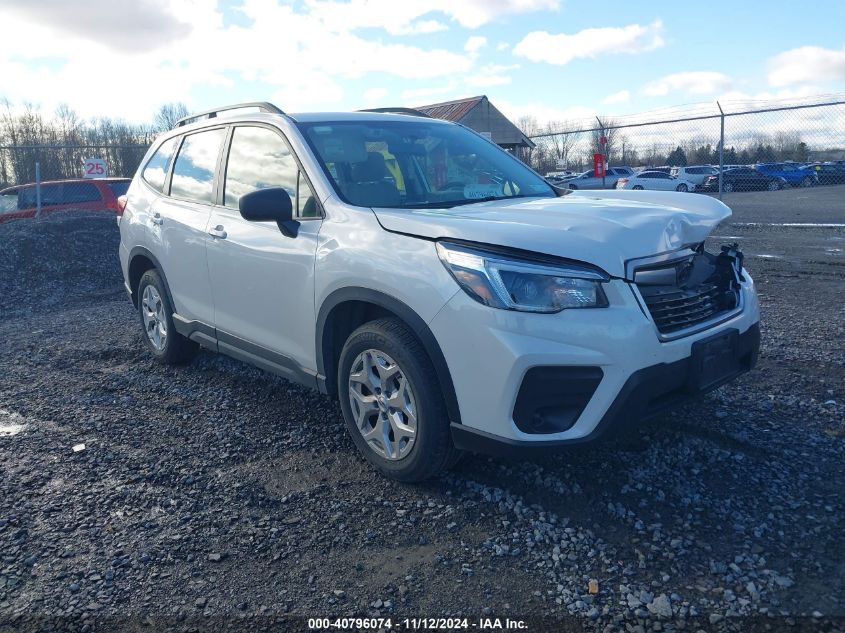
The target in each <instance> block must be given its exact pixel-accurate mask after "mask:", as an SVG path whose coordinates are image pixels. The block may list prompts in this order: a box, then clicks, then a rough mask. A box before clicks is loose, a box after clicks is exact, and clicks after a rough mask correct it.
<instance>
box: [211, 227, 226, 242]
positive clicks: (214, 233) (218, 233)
mask: <svg viewBox="0 0 845 633" xmlns="http://www.w3.org/2000/svg"><path fill="white" fill-rule="evenodd" d="M208 234H209V235H210V236H211V237H216V238H217V239H220V240H225V239H226V231H225V230H224V229H223V225H222V224H218V225H217V226H215V227H214V228H213V229H211V230H210V231H209V232H208Z"/></svg>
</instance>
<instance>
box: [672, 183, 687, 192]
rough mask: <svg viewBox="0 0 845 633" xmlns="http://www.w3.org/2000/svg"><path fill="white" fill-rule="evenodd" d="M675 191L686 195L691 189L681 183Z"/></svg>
mask: <svg viewBox="0 0 845 633" xmlns="http://www.w3.org/2000/svg"><path fill="white" fill-rule="evenodd" d="M675 191H680V192H682V193H686V192H687V191H689V187H687V186H686V185H685V184H684V183H681V184H680V185H678V186H677V187H675Z"/></svg>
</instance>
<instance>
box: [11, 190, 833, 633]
mask: <svg viewBox="0 0 845 633" xmlns="http://www.w3.org/2000/svg"><path fill="white" fill-rule="evenodd" d="M826 189H827V190H828V191H824V190H821V189H820V190H819V191H824V195H826V196H829V195H830V194H829V190H833V189H836V188H826ZM839 189H840V192H841V193H842V194H843V197H840V198H838V200H839V203H838V206H837V204H836V202H835V200H836V199H835V198H834V202H833V203H832V204H830V205H829V206H830V210H829V212H828V211H818V208H822V207H824V205H823V204H820V205H819V207H818V208H817V207H813V205H812V196H811V194H812V193H813V192H810V198H809V199H808V200H809V201H807V200H805V201H804V202H803V203H802V206H801V209H802V210H803V211H804V212H805V213H806V214H807V215H809V216H812V218H813V219H812V220H811V221H814V222H837V221H838V222H842V221H845V203H843V200H845V192H842V189H843V188H839ZM788 193H790V192H772V193H771V194H769V193H768V192H767V193H764V194H746V195H747V196H748V197H747V198H746V200H747V201H748V202H747V204H743V201H742V200H741V198H740V196H738V195H736V196H733V199H731V200H729V203H731V204H732V205H734V207H735V210H736V213H735V216H734V218H732V219H731V220H729V221H728V222H727V223H726V224H725V225H724V226H722V227H720V228H719V229H718V230H717V231H716V233H717V235H718V236H719V237H716V238H714V242H716V243H717V244H718V243H724V242H728V241H734V240H738V241H739V242H740V243H741V245H742V246H743V248H744V250H745V251H746V254H747V256H748V266H749V268H750V269H751V271H752V274H753V275H754V276H755V279H756V281H757V283H758V286H759V290H760V294H761V300H762V305H763V310H764V322H763V348H762V353H761V359H760V363H759V366H758V369H757V370H755V371H754V372H753V373H751V374H748V375H746V376H744V377H743V378H742V379H740V380H739V381H737V382H736V383H734V384H731V385H728V386H726V387H723V388H722V389H720V390H718V391H716V392H714V393H713V394H711V395H709V396H707V397H706V398H704V399H702V400H701V401H700V402H698V403H695V404H693V405H689V406H687V407H686V408H683V409H680V410H677V411H675V412H673V413H671V414H668V415H666V416H665V417H664V418H663V419H661V420H658V421H656V422H654V423H651V424H647V425H643V426H640V427H639V428H637V429H635V430H634V431H633V432H632V433H630V434H629V435H627V436H626V437H624V438H622V439H615V440H611V441H606V442H602V443H600V444H598V445H591V446H583V447H578V448H574V449H571V450H568V451H566V452H564V453H561V454H557V455H554V456H549V457H544V458H542V459H540V460H537V461H533V462H520V461H504V460H492V459H489V458H486V457H480V456H468V457H467V458H466V459H464V460H463V462H462V463H461V464H460V465H459V466H458V467H457V468H456V470H455V471H453V472H452V473H450V474H448V475H447V476H444V477H443V478H441V479H439V480H436V481H432V482H429V483H426V484H423V485H416V486H409V485H402V484H397V483H394V482H390V481H387V480H385V479H383V478H382V477H380V476H378V475H376V474H374V473H373V471H372V470H371V469H370V468H368V467H367V465H366V464H365V463H364V462H363V460H362V459H361V458H359V457H358V456H357V454H356V452H355V450H354V447H353V446H352V443H351V441H350V440H349V439H348V438H347V436H346V433H345V431H344V429H343V426H342V422H341V419H340V411H339V408H338V407H337V405H336V404H335V402H333V401H331V400H329V399H328V398H327V397H324V396H321V395H319V394H316V393H311V392H308V391H306V390H304V389H302V388H300V387H297V386H293V385H291V384H288V383H286V382H284V381H283V380H281V379H278V378H276V377H274V376H271V375H268V374H265V373H262V372H261V371H258V370H255V369H253V368H251V367H249V366H246V365H243V364H241V363H239V362H236V361H233V360H230V359H227V358H225V357H220V356H215V355H212V354H210V353H202V354H200V355H199V356H198V357H197V359H196V360H195V361H194V362H193V363H191V364H190V365H188V366H186V367H181V368H168V367H162V366H159V365H157V364H154V363H153V362H152V361H151V359H150V358H149V356H148V355H147V354H146V353H145V351H144V348H143V347H142V341H141V338H140V337H141V331H140V328H139V326H138V324H137V316H136V314H135V313H134V311H133V309H132V307H131V305H130V304H129V302H128V301H127V299H126V297H125V295H124V293H123V290H122V280H121V276H120V271H119V267H118V264H117V258H116V249H117V243H118V233H117V230H116V227H115V223H114V219H113V217H103V216H98V215H96V214H85V215H83V214H78V215H76V214H68V215H62V216H59V215H56V216H53V217H50V218H48V219H44V220H42V221H37V222H36V221H31V220H27V221H16V222H9V223H6V224H3V225H0V244H2V246H0V316H2V317H3V318H2V319H0V350H2V354H0V376H2V380H0V631H3V632H5V631H6V630H9V631H11V630H19V629H23V628H26V627H30V628H33V629H37V630H63V631H64V630H80V631H90V630H95V629H99V630H110V629H116V628H123V629H128V630H138V631H142V630H144V631H153V630H163V629H164V628H167V627H171V628H173V630H199V629H207V630H221V629H227V628H228V629H231V630H244V629H246V628H250V629H279V630H306V629H307V623H306V621H305V620H302V619H297V618H296V617H294V616H308V617H315V616H319V617H328V616H346V615H349V616H353V615H357V616H367V615H369V616H379V617H392V618H394V623H396V622H399V621H401V619H402V618H405V617H439V616H465V617H468V618H470V627H471V628H472V624H473V623H478V619H479V618H481V617H490V618H496V617H498V618H503V619H504V618H512V619H516V618H522V619H525V620H526V621H527V623H528V624H527V626H528V629H527V630H528V631H540V630H555V631H560V630H595V631H631V632H640V631H661V630H662V631H673V630H688V631H699V630H704V631H710V630H742V631H746V630H751V629H760V630H763V629H764V628H766V627H770V629H773V630H841V629H842V628H843V624H845V597H844V596H845V561H844V560H843V552H845V535H844V534H843V529H842V526H843V522H845V507H843V495H842V482H843V480H844V479H845V477H843V475H845V459H843V457H845V451H843V437H845V349H843V340H845V336H844V335H845V327H843V322H845V318H843V317H845V308H844V307H843V306H845V255H843V249H845V229H843V228H837V227H828V228H806V227H800V228H797V227H780V226H770V225H768V224H765V223H768V222H772V221H773V220H772V218H767V213H768V212H769V211H768V209H770V208H771V205H769V204H766V202H765V199H763V202H762V203H760V202H759V200H760V196H767V195H768V196H771V200H773V201H777V199H776V198H775V196H778V195H783V194H788ZM801 195H807V194H806V192H801ZM803 205H806V206H803ZM782 215H784V214H780V215H779V217H778V218H777V219H776V220H775V221H777V222H783V221H794V220H788V219H784V218H782V217H780V216H782ZM800 221H810V220H804V219H801V220H800ZM760 223H763V224H760ZM83 443H84V445H85V448H84V450H81V451H78V452H74V450H73V447H74V446H76V445H79V444H83ZM395 628H396V629H397V630H400V629H402V627H401V626H395Z"/></svg>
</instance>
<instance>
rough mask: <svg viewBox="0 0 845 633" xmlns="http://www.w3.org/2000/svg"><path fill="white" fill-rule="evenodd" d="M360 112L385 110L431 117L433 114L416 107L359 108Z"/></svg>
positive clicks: (393, 112) (390, 112) (389, 112)
mask: <svg viewBox="0 0 845 633" xmlns="http://www.w3.org/2000/svg"><path fill="white" fill-rule="evenodd" d="M358 112H384V113H387V114H410V115H411V116H421V117H425V118H426V119H430V118H431V116H430V115H428V114H426V113H425V112H423V111H422V110H415V109H414V108H392V107H391V108H367V109H366V110H358Z"/></svg>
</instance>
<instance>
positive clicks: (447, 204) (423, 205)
mask: <svg viewBox="0 0 845 633" xmlns="http://www.w3.org/2000/svg"><path fill="white" fill-rule="evenodd" d="M539 197H542V196H484V197H483V198H464V199H463V200H446V201H442V202H420V203H417V204H404V205H402V207H401V208H403V209H451V208H452V207H462V206H465V205H468V204H476V203H478V202H493V201H494V200H513V199H515V198H539Z"/></svg>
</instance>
